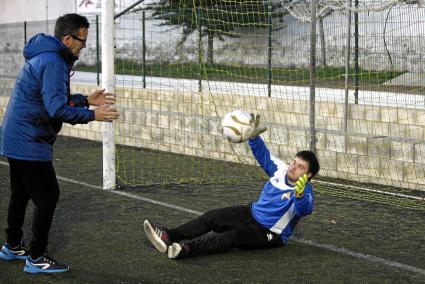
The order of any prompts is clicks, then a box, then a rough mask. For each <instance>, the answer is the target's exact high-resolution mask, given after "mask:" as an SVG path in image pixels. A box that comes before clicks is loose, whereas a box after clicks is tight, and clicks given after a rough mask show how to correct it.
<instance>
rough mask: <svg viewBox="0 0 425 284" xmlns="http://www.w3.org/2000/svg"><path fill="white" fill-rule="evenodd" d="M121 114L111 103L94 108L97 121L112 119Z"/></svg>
mask: <svg viewBox="0 0 425 284" xmlns="http://www.w3.org/2000/svg"><path fill="white" fill-rule="evenodd" d="M119 116H120V114H119V113H118V111H117V110H116V109H115V108H111V107H109V105H101V106H99V107H97V108H96V109H95V110H94V120H97V121H112V120H115V119H117V118H118V117H119Z"/></svg>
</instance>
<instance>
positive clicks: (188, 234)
mask: <svg viewBox="0 0 425 284" xmlns="http://www.w3.org/2000/svg"><path fill="white" fill-rule="evenodd" d="M250 207H251V206H250V205H244V206H234V207H227V208H219V209H214V210H211V211H208V212H206V213H205V214H203V215H202V216H200V217H198V218H196V219H193V220H192V221H189V222H188V223H186V224H183V225H181V226H179V227H177V228H174V229H170V230H167V232H168V235H169V237H170V239H171V241H172V242H182V241H183V243H185V244H188V245H189V248H190V250H189V256H198V255H205V254H214V253H221V252H226V251H228V250H230V249H231V248H240V249H259V248H274V247H281V246H283V242H282V240H281V239H280V236H279V235H278V234H275V233H273V232H271V231H270V230H269V229H267V228H265V227H264V226H263V225H261V224H259V223H258V222H257V221H256V220H255V219H254V217H253V216H252V214H251V209H250Z"/></svg>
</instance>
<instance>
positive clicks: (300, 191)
mask: <svg viewBox="0 0 425 284" xmlns="http://www.w3.org/2000/svg"><path fill="white" fill-rule="evenodd" d="M307 180H308V178H307V174H304V175H302V176H300V177H299V178H298V180H297V183H296V184H295V188H294V191H295V197H296V198H301V197H302V196H303V195H304V189H305V185H306V184H307Z"/></svg>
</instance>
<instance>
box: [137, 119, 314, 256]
mask: <svg viewBox="0 0 425 284" xmlns="http://www.w3.org/2000/svg"><path fill="white" fill-rule="evenodd" d="M259 120H260V118H259V116H257V119H256V123H255V125H256V128H255V130H254V133H253V135H252V136H251V138H250V139H249V146H250V147H251V150H252V153H253V155H254V157H255V158H256V159H257V161H258V163H259V164H260V165H261V167H262V168H263V170H264V171H265V172H266V173H267V175H268V176H269V177H270V179H269V181H268V182H267V183H266V184H265V185H264V187H263V191H262V193H261V196H260V198H259V199H258V200H257V201H256V202H254V203H252V204H248V205H241V206H234V207H227V208H219V209H214V210H211V211H208V212H206V213H205V214H203V215H202V216H200V217H198V218H196V219H193V220H192V221H189V222H188V223H186V224H183V225H181V226H179V227H177V228H174V229H167V228H165V227H162V226H160V225H158V224H157V225H153V224H151V223H150V222H149V221H148V220H145V222H144V224H143V227H144V230H145V234H146V236H147V237H148V239H149V240H150V241H151V242H152V244H153V245H154V246H155V247H156V248H157V249H158V251H160V252H161V253H166V252H167V251H168V257H169V258H172V259H177V258H185V257H193V256H199V255H205V254H214V253H222V252H226V251H229V250H230V249H232V248H240V249H260V248H264V249H265V248H276V247H282V246H284V245H285V244H286V243H287V241H288V239H289V237H290V236H291V235H292V232H293V230H294V228H295V226H296V224H297V223H298V222H299V220H300V219H301V218H302V217H303V216H306V215H309V214H311V213H312V211H313V203H314V196H313V187H312V186H311V184H310V183H309V182H308V181H310V180H311V179H312V178H313V177H314V176H315V175H316V174H317V172H318V171H319V162H318V160H317V158H316V155H315V154H314V153H313V152H311V151H301V152H298V153H297V154H296V155H295V157H294V159H293V160H292V162H291V163H290V165H287V164H285V163H284V162H283V161H281V160H279V159H277V158H276V157H274V156H273V155H271V154H270V152H269V150H268V149H267V147H266V145H265V144H264V142H263V140H262V139H261V138H260V137H259V134H261V133H262V132H264V131H266V128H260V127H259Z"/></svg>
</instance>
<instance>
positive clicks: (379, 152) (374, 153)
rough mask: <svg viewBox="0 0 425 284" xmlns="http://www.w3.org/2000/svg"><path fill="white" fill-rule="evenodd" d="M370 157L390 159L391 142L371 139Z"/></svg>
mask: <svg viewBox="0 0 425 284" xmlns="http://www.w3.org/2000/svg"><path fill="white" fill-rule="evenodd" d="M367 149H368V151H367V152H368V156H371V157H390V156H391V141H390V140H388V139H387V138H373V137H372V138H369V139H368V146H367Z"/></svg>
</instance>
